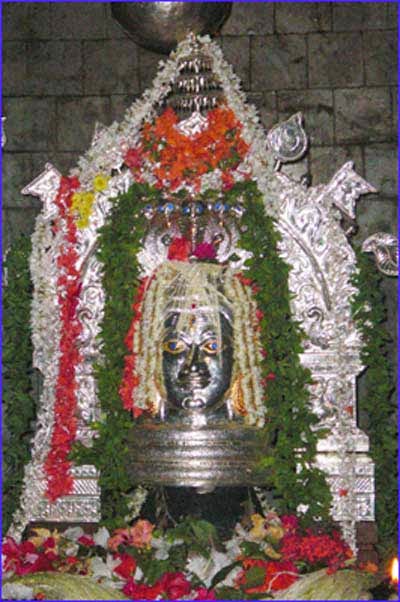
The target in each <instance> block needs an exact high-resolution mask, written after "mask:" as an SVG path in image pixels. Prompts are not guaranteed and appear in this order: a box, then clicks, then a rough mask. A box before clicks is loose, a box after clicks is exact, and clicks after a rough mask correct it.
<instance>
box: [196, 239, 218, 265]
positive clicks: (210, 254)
mask: <svg viewBox="0 0 400 602" xmlns="http://www.w3.org/2000/svg"><path fill="white" fill-rule="evenodd" d="M194 255H195V256H196V257H197V259H200V260H203V261H204V260H207V259H215V258H216V256H217V252H216V250H215V247H214V246H213V245H212V244H210V243H209V242H201V243H199V244H198V245H197V246H196V248H195V250H194Z"/></svg>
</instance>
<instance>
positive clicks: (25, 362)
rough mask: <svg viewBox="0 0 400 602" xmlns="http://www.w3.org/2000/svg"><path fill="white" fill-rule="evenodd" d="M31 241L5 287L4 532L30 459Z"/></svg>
mask: <svg viewBox="0 0 400 602" xmlns="http://www.w3.org/2000/svg"><path fill="white" fill-rule="evenodd" d="M30 254H31V241H30V238H29V237H27V236H24V235H23V236H21V237H20V238H19V239H17V240H16V241H15V243H14V245H13V246H12V248H11V249H10V251H9V253H8V254H7V258H6V260H5V262H4V268H5V274H6V278H7V282H8V284H7V285H6V286H5V287H4V291H3V312H4V313H3V337H4V338H3V437H4V438H3V466H4V473H3V532H4V533H6V532H7V530H8V528H9V526H10V524H11V521H12V515H13V513H14V511H15V509H16V507H17V505H18V499H19V496H20V494H21V491H22V483H23V476H24V465H25V464H26V463H27V462H28V461H29V460H30V441H31V437H32V435H33V429H32V421H33V420H34V418H35V415H36V404H35V400H34V396H33V383H32V377H33V368H32V351H33V347H32V341H31V326H30V310H31V299H32V282H31V277H30V271H29V256H30Z"/></svg>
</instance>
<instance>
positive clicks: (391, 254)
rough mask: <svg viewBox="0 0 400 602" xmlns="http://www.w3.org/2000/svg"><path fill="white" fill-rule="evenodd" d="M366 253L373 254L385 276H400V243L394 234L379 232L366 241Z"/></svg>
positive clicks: (364, 249) (363, 248) (364, 248)
mask: <svg viewBox="0 0 400 602" xmlns="http://www.w3.org/2000/svg"><path fill="white" fill-rule="evenodd" d="M362 250H363V251H364V253H373V254H374V256H375V263H376V267H377V268H378V270H379V271H380V272H382V274H385V276H398V274H399V241H398V240H397V237H396V236H393V234H387V233H386V232H377V233H376V234H373V235H372V236H369V237H368V238H367V239H366V240H364V242H363V245H362Z"/></svg>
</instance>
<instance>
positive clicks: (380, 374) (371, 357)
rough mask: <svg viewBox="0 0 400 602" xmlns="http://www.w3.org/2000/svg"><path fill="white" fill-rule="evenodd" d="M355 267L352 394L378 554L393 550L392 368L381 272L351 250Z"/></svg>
mask: <svg viewBox="0 0 400 602" xmlns="http://www.w3.org/2000/svg"><path fill="white" fill-rule="evenodd" d="M357 264H358V268H359V269H358V273H357V274H356V276H355V277H354V279H353V283H354V285H355V286H356V287H357V289H358V293H357V294H356V295H355V296H354V299H353V303H352V308H353V317H354V319H355V320H356V322H357V324H358V327H359V329H360V330H361V332H362V335H363V339H364V347H363V350H362V353H361V360H362V362H363V364H364V365H365V366H367V367H368V368H367V372H366V375H365V390H366V392H365V394H364V395H360V397H359V399H358V409H359V412H360V413H365V414H366V415H367V416H368V427H367V429H366V431H367V434H368V436H369V440H370V446H371V452H370V453H371V457H372V459H373V460H374V462H375V500H376V503H375V514H376V522H377V527H378V546H377V547H378V552H379V555H380V557H381V558H383V559H389V558H390V557H392V556H396V555H397V518H396V515H397V508H398V505H397V500H398V481H397V465H396V459H397V420H396V417H397V404H396V399H395V397H394V396H393V390H394V382H393V374H392V370H391V367H390V363H389V360H388V357H387V355H388V348H387V344H388V342H389V341H390V336H389V334H388V332H387V330H386V329H385V327H384V325H383V322H384V320H385V317H386V310H385V305H384V299H383V293H382V289H381V286H380V285H381V282H382V276H381V275H380V274H379V272H378V270H377V269H376V266H375V263H374V261H373V259H372V258H370V257H368V256H367V255H365V254H364V253H361V251H360V250H358V251H357Z"/></svg>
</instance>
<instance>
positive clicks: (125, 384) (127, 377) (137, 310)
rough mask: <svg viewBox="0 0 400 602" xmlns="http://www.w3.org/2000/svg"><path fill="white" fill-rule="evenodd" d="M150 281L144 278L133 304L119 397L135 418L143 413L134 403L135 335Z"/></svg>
mask: <svg viewBox="0 0 400 602" xmlns="http://www.w3.org/2000/svg"><path fill="white" fill-rule="evenodd" d="M148 280H149V279H148V278H143V280H142V281H141V283H140V286H139V288H138V291H137V294H136V297H135V299H134V301H133V304H132V309H133V319H132V322H131V325H130V327H129V330H128V333H127V335H126V337H125V341H124V342H125V346H126V347H127V349H128V351H129V354H128V355H126V356H125V360H124V361H125V366H124V373H123V377H122V382H121V386H120V388H119V395H120V397H121V399H122V401H123V404H124V408H125V410H130V411H131V412H132V414H133V416H134V418H137V417H138V416H140V415H141V414H142V413H143V410H142V409H141V408H138V407H136V406H135V402H134V392H135V389H136V387H137V386H138V384H139V376H138V375H137V374H136V372H135V365H136V353H134V352H133V339H134V335H135V330H136V325H137V323H138V322H139V320H140V318H141V317H142V312H141V308H142V302H143V297H144V294H145V292H146V287H147V283H148Z"/></svg>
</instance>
